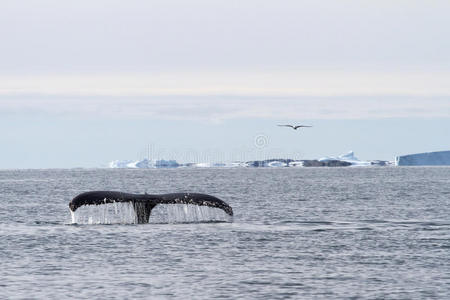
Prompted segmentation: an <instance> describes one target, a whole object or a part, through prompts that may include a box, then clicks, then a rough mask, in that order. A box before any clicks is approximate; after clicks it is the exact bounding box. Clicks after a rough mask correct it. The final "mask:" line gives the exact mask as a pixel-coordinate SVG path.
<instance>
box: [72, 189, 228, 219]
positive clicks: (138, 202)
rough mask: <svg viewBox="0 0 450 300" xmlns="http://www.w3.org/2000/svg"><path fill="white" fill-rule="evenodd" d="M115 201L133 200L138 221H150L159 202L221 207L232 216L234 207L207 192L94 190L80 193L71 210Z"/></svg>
mask: <svg viewBox="0 0 450 300" xmlns="http://www.w3.org/2000/svg"><path fill="white" fill-rule="evenodd" d="M115 202H131V203H132V204H133V207H134V210H135V212H136V215H137V221H138V223H148V221H149V218H150V214H151V212H152V209H153V208H154V207H155V206H156V205H158V204H193V205H199V206H209V207H216V208H220V209H222V210H223V211H225V212H226V213H227V214H229V215H230V216H232V215H233V209H232V208H231V206H229V205H228V204H227V203H225V202H224V201H222V200H220V199H218V198H216V197H214V196H211V195H206V194H198V193H171V194H161V195H150V194H130V193H122V192H114V191H92V192H86V193H82V194H79V195H78V196H76V197H75V198H73V199H72V201H70V203H69V208H70V210H71V211H73V212H74V211H76V210H77V209H78V208H79V207H80V206H83V205H100V204H107V203H115Z"/></svg>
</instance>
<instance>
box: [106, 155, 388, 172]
mask: <svg viewBox="0 0 450 300" xmlns="http://www.w3.org/2000/svg"><path fill="white" fill-rule="evenodd" d="M389 164H390V162H388V161H382V160H374V161H360V160H359V159H358V158H357V157H356V156H355V153H354V152H353V151H350V152H348V153H346V154H343V155H340V156H336V157H332V156H327V157H323V158H321V159H312V160H294V159H289V158H288V159H285V158H273V159H265V160H252V161H245V162H239V161H238V162H228V163H221V162H219V163H207V162H204V163H178V162H177V161H176V160H163V159H161V160H150V159H142V160H136V161H133V160H115V161H112V162H110V163H109V167H110V168H131V169H153V168H156V169H160V168H181V167H184V168H186V167H188V168H235V167H247V168H260V167H263V168H286V167H347V166H373V165H379V166H385V165H389Z"/></svg>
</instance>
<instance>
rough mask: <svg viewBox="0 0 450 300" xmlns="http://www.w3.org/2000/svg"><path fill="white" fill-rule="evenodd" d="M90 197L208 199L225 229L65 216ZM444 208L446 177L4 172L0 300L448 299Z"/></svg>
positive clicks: (178, 220)
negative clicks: (230, 212)
mask: <svg viewBox="0 0 450 300" xmlns="http://www.w3.org/2000/svg"><path fill="white" fill-rule="evenodd" d="M89 190H120V191H124V192H132V193H144V192H148V193H155V194H157V193H168V192H182V191H188V192H200V193H208V194H212V195H215V196H217V197H219V198H221V199H222V200H224V201H226V202H227V203H229V204H230V205H231V206H232V207H233V209H234V217H233V218H229V217H227V216H226V215H224V214H221V211H216V210H215V209H213V208H208V209H206V210H202V211H197V210H196V209H197V208H195V207H194V208H193V207H184V205H181V206H180V207H169V206H166V207H164V206H161V207H157V208H155V210H154V215H152V219H151V223H150V224H133V214H132V213H130V211H129V208H127V207H126V206H121V207H108V208H105V207H102V206H97V207H87V208H85V210H84V211H83V212H81V211H80V213H79V215H77V216H74V218H72V215H71V214H70V211H69V208H68V203H69V201H70V200H71V199H72V198H73V197H74V196H76V195H77V194H78V193H81V192H84V191H89ZM449 204H450V168H447V167H429V168H428V167H410V168H408V167H396V168H395V167H385V168H279V169H276V168H274V169H173V170H114V169H93V170H83V169H74V170H3V171H0V262H1V267H0V298H1V299H16V298H17V299H19V298H28V299H30V298H40V299H64V298H110V299H114V298H115V299H124V298H128V299H141V298H156V299H158V298H162V299H166V298H183V299H189V298H191V299H192V298H193V299H211V298H231V299H236V298H240V299H246V298H247V299H255V298H265V299H288V298H292V299H299V298H300V299H301V298H304V299H311V298H314V299H338V298H341V299H348V298H370V299H374V298H383V299H424V298H426V299H449V298H450V205H449ZM73 221H75V222H76V223H73ZM102 223H103V224H102ZM105 223H108V224H105Z"/></svg>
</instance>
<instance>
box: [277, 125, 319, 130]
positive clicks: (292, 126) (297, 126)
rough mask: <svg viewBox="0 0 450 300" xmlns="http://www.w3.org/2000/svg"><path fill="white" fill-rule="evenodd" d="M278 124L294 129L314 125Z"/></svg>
mask: <svg viewBox="0 0 450 300" xmlns="http://www.w3.org/2000/svg"><path fill="white" fill-rule="evenodd" d="M278 126H282V127H291V128H292V129H294V130H297V129H299V128H302V127H312V126H308V125H295V126H294V125H278Z"/></svg>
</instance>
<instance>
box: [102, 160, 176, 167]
mask: <svg viewBox="0 0 450 300" xmlns="http://www.w3.org/2000/svg"><path fill="white" fill-rule="evenodd" d="M179 166H180V164H179V163H178V162H177V161H176V160H164V159H160V160H149V159H142V160H135V161H133V160H114V161H112V162H110V163H109V167H110V168H119V169H124V168H129V169H151V168H158V169H160V168H177V167H179Z"/></svg>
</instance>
